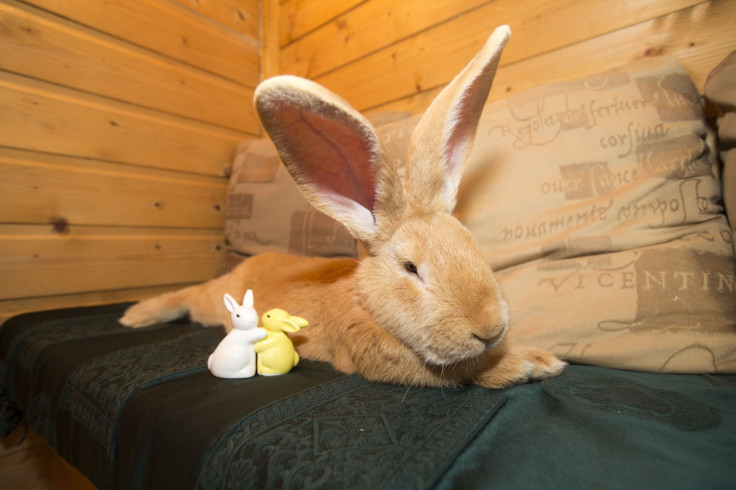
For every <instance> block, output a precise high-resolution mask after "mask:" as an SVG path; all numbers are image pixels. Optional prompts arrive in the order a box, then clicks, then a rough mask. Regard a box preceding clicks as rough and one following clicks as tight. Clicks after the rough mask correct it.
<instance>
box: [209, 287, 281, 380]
mask: <svg viewBox="0 0 736 490" xmlns="http://www.w3.org/2000/svg"><path fill="white" fill-rule="evenodd" d="M225 306H226V307H227V309H228V311H229V312H230V319H231V321H232V324H233V328H232V330H230V333H228V334H227V335H226V336H225V338H224V339H222V341H221V342H220V344H219V345H218V346H217V348H216V349H215V352H213V353H212V355H210V357H209V359H207V367H208V368H209V370H210V372H211V373H212V374H213V375H215V376H217V377H218V378H250V377H252V376H253V375H254V374H255V373H256V351H255V348H254V347H253V345H254V344H255V343H256V342H258V341H259V340H263V339H264V338H266V336H267V335H268V334H267V333H266V331H265V330H263V329H261V328H258V313H256V310H255V309H254V308H253V291H251V290H250V289H249V290H247V291H246V292H245V297H244V298H243V304H242V305H239V304H238V302H237V301H235V299H233V297H232V296H230V295H229V294H227V293H225Z"/></svg>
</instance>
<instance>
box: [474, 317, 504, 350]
mask: <svg viewBox="0 0 736 490" xmlns="http://www.w3.org/2000/svg"><path fill="white" fill-rule="evenodd" d="M507 330H508V323H506V322H500V323H494V324H490V325H485V326H483V327H481V328H479V329H477V331H475V332H473V334H472V335H473V337H474V338H475V339H476V340H479V341H481V342H483V343H484V344H485V345H486V349H493V348H495V347H497V346H498V345H499V344H500V343H501V341H503V339H504V337H506V331H507Z"/></svg>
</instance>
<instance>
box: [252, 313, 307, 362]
mask: <svg viewBox="0 0 736 490" xmlns="http://www.w3.org/2000/svg"><path fill="white" fill-rule="evenodd" d="M261 323H262V325H263V327H262V328H264V329H265V330H266V332H268V336H267V337H266V338H265V339H263V340H261V341H259V342H257V343H256V344H255V350H256V353H257V354H258V362H257V369H258V374H260V375H262V376H274V375H277V374H286V373H288V372H289V371H291V369H292V368H293V367H294V366H296V365H297V364H298V363H299V354H297V353H296V350H295V349H294V344H292V343H291V339H289V337H287V336H286V334H285V333H284V332H291V333H294V332H298V331H299V329H301V328H303V327H306V326H307V325H309V322H307V320H305V319H304V318H300V317H298V316H291V315H289V314H288V313H287V312H286V311H284V310H281V309H278V308H276V309H273V310H268V311H267V312H266V313H264V314H263V316H262V317H261Z"/></svg>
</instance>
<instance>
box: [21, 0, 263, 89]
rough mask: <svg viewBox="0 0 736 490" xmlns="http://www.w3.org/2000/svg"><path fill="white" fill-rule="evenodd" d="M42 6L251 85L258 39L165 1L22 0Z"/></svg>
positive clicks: (255, 74) (256, 76) (256, 70)
mask: <svg viewBox="0 0 736 490" xmlns="http://www.w3.org/2000/svg"><path fill="white" fill-rule="evenodd" d="M26 3H29V4H32V5H35V6H37V7H40V8H42V9H44V10H47V11H50V12H54V13H56V14H58V15H61V16H63V17H66V18H68V19H70V20H72V21H74V22H78V23H80V24H83V25H86V26H88V27H91V28H93V29H96V30H99V31H102V32H104V33H106V34H110V35H112V36H115V37H118V38H120V39H123V40H125V41H127V42H129V43H131V44H135V45H138V46H141V47H144V48H147V49H150V50H151V51H155V52H157V53H159V54H162V55H164V56H168V57H170V58H173V59H176V60H179V61H181V62H184V63H188V64H190V65H193V66H196V67H199V68H201V69H203V70H205V71H209V72H212V73H217V74H218V75H221V76H223V77H226V78H229V79H230V80H234V81H236V82H238V83H243V84H246V85H248V86H251V87H254V86H255V85H256V84H257V83H258V80H259V75H260V69H259V58H260V46H259V41H258V39H257V38H252V37H250V36H246V35H243V34H240V33H237V32H235V31H231V30H227V29H222V27H221V26H219V25H217V24H216V23H214V22H203V21H202V20H203V19H202V16H201V15H200V14H198V13H197V12H194V11H192V10H190V9H188V8H185V7H184V6H182V5H180V4H177V3H175V2H171V1H169V0H136V1H129V0H108V1H105V2H100V1H97V0H75V1H69V0H26Z"/></svg>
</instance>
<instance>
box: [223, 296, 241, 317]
mask: <svg viewBox="0 0 736 490" xmlns="http://www.w3.org/2000/svg"><path fill="white" fill-rule="evenodd" d="M223 299H224V300H225V308H227V311H229V312H230V313H232V312H233V311H235V308H237V307H238V302H237V301H235V298H233V297H232V296H230V295H229V294H227V293H225V297H224V298H223Z"/></svg>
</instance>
